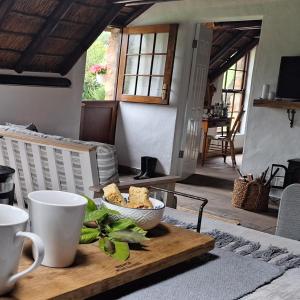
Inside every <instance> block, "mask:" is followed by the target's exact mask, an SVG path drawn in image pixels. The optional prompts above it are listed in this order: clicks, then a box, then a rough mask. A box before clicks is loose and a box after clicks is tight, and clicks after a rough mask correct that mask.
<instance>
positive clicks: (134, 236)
mask: <svg viewBox="0 0 300 300" xmlns="http://www.w3.org/2000/svg"><path fill="white" fill-rule="evenodd" d="M108 237H109V238H111V239H112V240H115V241H119V242H126V243H131V244H141V243H142V242H145V241H147V240H149V239H148V238H147V237H145V236H144V235H143V234H141V233H139V232H134V231H131V230H120V231H114V232H110V233H109V234H108Z"/></svg>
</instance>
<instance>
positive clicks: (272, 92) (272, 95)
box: [268, 91, 275, 100]
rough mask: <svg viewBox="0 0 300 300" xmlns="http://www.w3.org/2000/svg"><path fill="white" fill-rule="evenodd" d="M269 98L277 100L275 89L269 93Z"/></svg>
mask: <svg viewBox="0 0 300 300" xmlns="http://www.w3.org/2000/svg"><path fill="white" fill-rule="evenodd" d="M268 100H275V92H274V91H270V92H269V94H268Z"/></svg>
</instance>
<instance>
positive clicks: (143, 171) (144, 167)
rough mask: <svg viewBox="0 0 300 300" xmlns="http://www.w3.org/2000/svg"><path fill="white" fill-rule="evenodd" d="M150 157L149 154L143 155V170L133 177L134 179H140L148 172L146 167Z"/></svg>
mask: <svg viewBox="0 0 300 300" xmlns="http://www.w3.org/2000/svg"><path fill="white" fill-rule="evenodd" d="M148 158H149V156H142V157H141V171H140V172H139V173H138V174H137V175H136V176H134V177H133V178H134V179H139V178H140V177H141V176H142V175H143V174H144V173H145V172H146V167H147V164H146V161H147V159H148Z"/></svg>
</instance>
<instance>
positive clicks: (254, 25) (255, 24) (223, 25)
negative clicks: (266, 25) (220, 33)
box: [214, 20, 261, 30]
mask: <svg viewBox="0 0 300 300" xmlns="http://www.w3.org/2000/svg"><path fill="white" fill-rule="evenodd" d="M214 25H215V29H219V28H220V29H224V30H226V29H239V30H251V29H260V28H261V20H253V21H235V22H216V23H214ZM246 28H248V29H246Z"/></svg>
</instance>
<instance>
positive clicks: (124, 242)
mask: <svg viewBox="0 0 300 300" xmlns="http://www.w3.org/2000/svg"><path fill="white" fill-rule="evenodd" d="M85 198H86V199H87V200H88V204H87V206H86V210H85V217H84V227H83V228H82V229H81V235H80V243H81V244H89V243H93V242H95V241H96V240H99V248H100V250H102V251H103V252H104V253H106V254H107V255H109V256H111V257H113V258H115V259H118V260H122V261H124V260H126V259H128V257H129V255H130V251H129V245H128V244H131V243H133V244H141V243H143V242H144V241H147V240H149V239H148V238H147V237H146V234H147V231H145V230H143V229H142V228H141V227H139V226H137V225H136V223H135V222H134V220H132V219H129V218H123V219H120V218H119V219H116V218H115V216H117V215H119V212H117V211H114V210H111V209H107V208H106V207H104V206H101V207H100V208H98V207H97V206H96V204H95V203H94V201H93V200H91V199H90V198H88V197H85Z"/></svg>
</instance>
